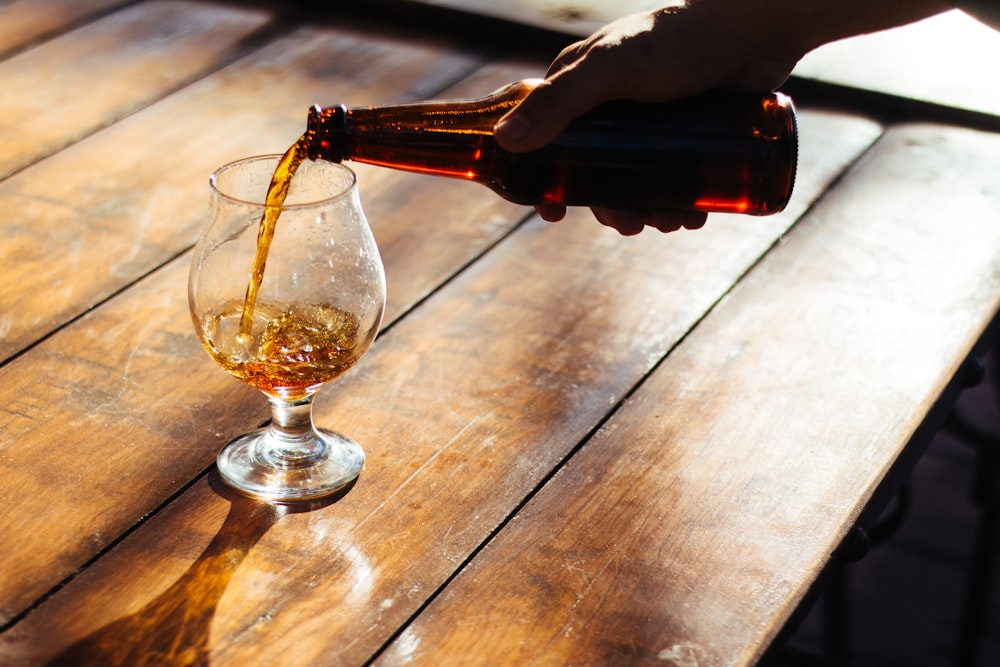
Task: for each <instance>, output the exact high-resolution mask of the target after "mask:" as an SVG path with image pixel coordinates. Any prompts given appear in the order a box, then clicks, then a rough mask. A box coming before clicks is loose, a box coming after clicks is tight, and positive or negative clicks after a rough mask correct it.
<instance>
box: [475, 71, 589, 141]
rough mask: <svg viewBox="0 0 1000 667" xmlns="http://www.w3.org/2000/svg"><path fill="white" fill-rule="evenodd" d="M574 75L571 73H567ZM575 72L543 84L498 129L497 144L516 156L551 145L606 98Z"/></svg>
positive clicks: (499, 124)
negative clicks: (577, 118) (574, 120)
mask: <svg viewBox="0 0 1000 667" xmlns="http://www.w3.org/2000/svg"><path fill="white" fill-rule="evenodd" d="M567 71H568V72H571V70H567ZM581 79H582V77H580V76H578V75H574V74H572V73H570V74H568V75H556V76H555V77H553V78H551V79H546V80H545V81H543V82H541V83H540V84H539V85H538V87H537V88H535V90H533V91H532V92H531V94H530V95H528V97H526V98H525V99H524V101H522V102H521V103H520V104H519V105H518V106H517V107H516V108H514V110H512V111H511V112H509V113H508V114H507V115H506V116H504V117H503V118H501V119H500V121H499V122H498V123H497V125H496V127H495V128H494V137H495V138H496V140H497V143H499V144H500V146H501V147H502V148H504V149H506V150H509V151H513V152H516V153H520V152H524V151H531V150H535V149H538V148H541V147H542V146H545V145H546V144H549V143H551V142H552V141H553V140H555V138H556V137H558V136H559V134H560V133H562V131H563V130H565V129H566V126H567V125H569V123H570V121H572V120H573V119H574V118H576V117H577V116H580V115H582V114H583V113H585V112H587V111H589V110H590V109H592V108H594V107H595V106H597V105H598V104H600V103H601V102H603V101H604V100H605V99H606V96H605V94H604V93H603V92H602V91H600V90H599V89H597V88H594V87H592V86H587V85H586V84H585V83H584V82H583V81H582V80H581Z"/></svg>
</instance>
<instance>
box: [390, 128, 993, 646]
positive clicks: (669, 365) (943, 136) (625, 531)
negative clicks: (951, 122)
mask: <svg viewBox="0 0 1000 667" xmlns="http://www.w3.org/2000/svg"><path fill="white" fill-rule="evenodd" d="M998 163H1000V136H998V135H995V134H993V135H989V134H982V133H975V132H971V131H968V130H956V129H953V128H940V127H932V126H910V127H901V128H895V129H893V130H891V131H890V132H889V133H888V134H887V135H886V136H885V137H883V138H882V139H881V140H880V141H879V143H878V144H877V145H876V147H875V148H874V149H873V150H872V151H871V152H870V154H869V155H867V156H866V158H865V161H864V162H863V163H862V164H860V165H859V166H858V167H857V168H855V169H853V170H852V171H851V172H850V173H849V175H848V177H847V178H846V179H845V180H844V182H842V183H840V184H839V185H838V186H837V187H836V188H835V189H834V190H833V191H832V192H830V193H828V194H827V196H826V198H825V199H824V200H823V202H821V203H820V205H819V206H818V207H817V209H816V210H814V211H812V212H811V213H810V215H809V216H807V217H806V219H805V220H804V222H803V224H800V225H799V226H798V227H796V228H795V229H794V230H793V231H792V232H791V233H790V234H789V235H787V237H786V238H785V242H784V243H783V244H782V245H781V246H779V247H778V248H776V249H775V251H774V252H772V253H770V254H769V255H768V256H767V257H765V258H764V260H763V261H762V262H761V264H760V265H758V266H756V267H755V268H754V270H753V271H752V272H751V274H750V275H749V276H748V277H747V279H745V280H744V281H742V282H741V283H740V285H738V286H737V287H736V288H735V290H734V291H733V293H731V294H730V295H729V296H728V297H727V300H726V301H725V303H723V304H721V305H720V306H719V307H718V308H717V309H715V311H713V312H712V314H711V315H710V316H709V317H708V318H707V319H706V321H705V322H703V323H702V324H701V325H699V327H698V328H697V329H696V330H695V331H694V332H692V334H691V335H689V337H688V338H687V339H686V340H685V341H684V342H683V343H682V344H681V346H680V347H679V348H678V349H677V350H676V351H675V352H674V353H673V354H671V355H670V356H669V357H668V358H667V360H666V361H665V362H664V364H663V365H662V366H660V367H659V368H658V369H657V371H656V373H655V374H654V375H653V376H652V377H651V378H650V379H649V380H648V381H647V382H646V383H644V384H643V386H642V387H641V388H640V389H639V390H638V391H637V392H636V393H635V394H634V395H633V396H631V397H630V398H629V400H628V402H627V403H626V404H625V405H624V407H623V408H622V409H621V411H619V412H618V413H616V414H615V415H613V416H612V417H611V419H610V420H609V421H608V422H607V423H606V424H605V425H604V426H603V427H602V428H601V430H600V431H599V432H598V433H597V434H596V435H595V436H594V437H593V438H592V439H591V440H590V441H589V442H587V444H586V445H585V446H584V448H583V449H582V451H581V452H580V453H579V454H577V456H575V457H574V458H573V459H572V460H571V461H570V462H569V464H568V465H567V466H566V467H565V468H564V469H563V470H562V471H561V472H560V474H559V475H558V476H557V477H556V478H555V479H554V480H553V481H552V482H551V483H550V484H548V485H547V486H546V487H545V488H544V489H543V490H542V491H541V492H540V493H539V494H538V496H536V497H535V498H534V499H533V500H532V502H531V503H530V504H529V505H528V507H526V508H525V510H524V511H522V512H519V513H518V515H517V517H515V518H514V520H513V521H512V522H511V523H510V525H508V526H507V527H506V528H505V530H503V531H502V532H501V533H500V534H499V535H498V537H497V538H496V539H495V540H494V541H493V542H492V543H491V544H490V545H489V546H488V547H487V548H486V549H485V551H484V552H483V553H482V554H481V555H480V556H479V557H477V558H476V559H475V561H474V562H473V563H472V564H471V565H470V566H469V567H468V568H466V569H465V570H464V571H463V572H462V573H461V575H460V576H459V577H458V578H457V579H456V581H454V582H453V583H452V584H451V585H450V586H448V588H447V589H445V591H444V592H443V594H442V595H441V596H440V597H439V598H438V599H436V600H435V601H434V603H432V605H431V606H430V608H429V609H427V610H426V611H425V612H424V613H423V614H421V615H420V617H419V618H417V619H416V620H415V621H414V622H413V623H412V624H411V625H409V626H408V627H407V628H406V630H405V631H404V633H403V634H402V635H401V636H400V637H399V638H398V639H397V640H396V641H395V643H394V644H393V646H392V647H390V649H389V650H388V651H387V652H386V653H385V654H383V656H382V659H380V660H379V661H378V662H377V663H376V664H378V665H396V664H423V663H424V662H425V661H427V660H428V659H430V660H432V661H434V662H435V663H436V664H461V660H458V659H456V660H455V661H453V662H450V663H448V661H445V662H439V659H440V657H441V656H448V655H452V656H466V655H476V656H477V659H479V660H481V661H482V663H483V664H500V663H503V664H523V663H526V662H537V663H539V664H573V665H607V664H657V663H658V661H664V662H666V663H667V664H678V665H680V664H683V665H688V664H690V665H731V664H752V663H753V662H755V661H756V660H758V659H759V658H760V657H761V655H760V648H761V647H763V646H767V645H768V644H769V642H770V641H771V640H772V639H773V638H774V637H775V635H776V633H777V632H779V631H780V629H781V627H782V626H783V624H784V622H785V621H786V620H787V617H788V614H789V613H790V611H791V610H790V609H789V601H790V600H794V599H795V598H796V597H797V596H799V595H801V594H802V593H803V591H802V590H801V588H802V579H801V578H798V577H794V576H789V575H790V573H792V572H801V571H818V570H819V569H821V568H822V567H824V566H825V565H826V564H827V559H829V557H830V555H831V554H832V553H833V551H834V550H835V549H836V547H837V546H838V545H839V544H840V542H841V540H842V539H843V538H844V536H845V534H844V528H845V527H847V526H850V525H852V523H853V521H854V520H855V519H856V518H857V517H858V515H859V514H860V513H861V511H862V510H863V508H864V505H865V503H866V501H867V499H868V497H869V496H870V495H871V493H872V491H873V490H874V488H875V487H876V486H877V485H878V484H879V482H880V480H881V479H882V478H883V477H884V476H885V474H886V472H887V466H888V465H890V464H891V462H892V461H894V460H895V459H896V458H897V456H898V455H899V454H900V453H901V452H900V449H901V447H902V445H904V444H905V443H906V442H907V441H908V440H909V439H910V437H911V436H912V434H913V433H914V431H915V430H916V428H917V427H918V426H919V421H920V418H919V415H922V414H926V413H927V412H928V411H929V409H930V407H931V405H932V404H933V402H934V401H935V400H937V398H938V396H939V395H940V394H941V392H942V391H943V389H944V386H945V384H947V383H948V382H949V380H950V379H951V378H952V377H953V376H954V374H955V373H956V372H957V370H958V368H959V366H960V364H961V363H962V361H963V360H964V359H965V358H966V357H967V355H968V354H969V352H970V351H971V350H970V342H972V341H974V337H972V338H971V339H970V338H963V337H962V336H956V335H955V332H956V331H982V330H984V329H985V328H986V326H987V325H988V324H989V321H990V320H991V319H992V315H993V313H994V312H996V310H997V307H998V306H1000V298H998V295H1000V270H998V269H1000V264H998V262H997V257H998V256H1000V227H998V225H997V224H996V221H997V220H998V219H1000V200H998V199H997V198H996V196H995V189H994V188H995V187H996V180H995V178H994V174H995V167H996V165H997V164H998ZM929 182H933V183H935V187H934V188H933V190H932V192H929V193H926V195H927V196H912V195H907V194H905V193H910V192H912V188H913V184H914V183H929ZM939 188H940V189H939ZM991 192H992V193H994V196H990V193H991ZM957 257H961V258H962V259H961V261H956V258H957ZM972 302H975V303H978V304H979V305H978V307H976V308H973V309H971V310H970V309H969V308H968V306H969V304H970V303H972ZM765 369H766V370H765ZM693 378H697V379H696V380H695V379H693ZM831 406H838V408H837V409H836V410H833V411H831V409H830V408H831ZM915 406H919V409H918V410H914V407H915ZM847 415H850V418H849V419H848V418H846V416H847ZM845 451H852V452H854V453H853V454H852V455H849V456H845V455H844V453H845ZM793 498H794V499H795V500H794V501H793V500H792V499H793ZM831 517H835V518H836V520H835V521H829V519H830V518H831ZM582 536H586V538H582ZM807 543H808V544H811V545H812V546H811V547H810V548H807V549H803V548H802V547H803V545H804V544H807ZM719 599H728V600H740V603H739V604H721V605H720V604H716V602H717V601H718V600H719ZM493 618H504V619H507V621H506V622H505V623H503V624H502V625H495V624H493V623H491V622H490V620H489V619H493ZM748 619H754V621H753V622H748Z"/></svg>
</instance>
